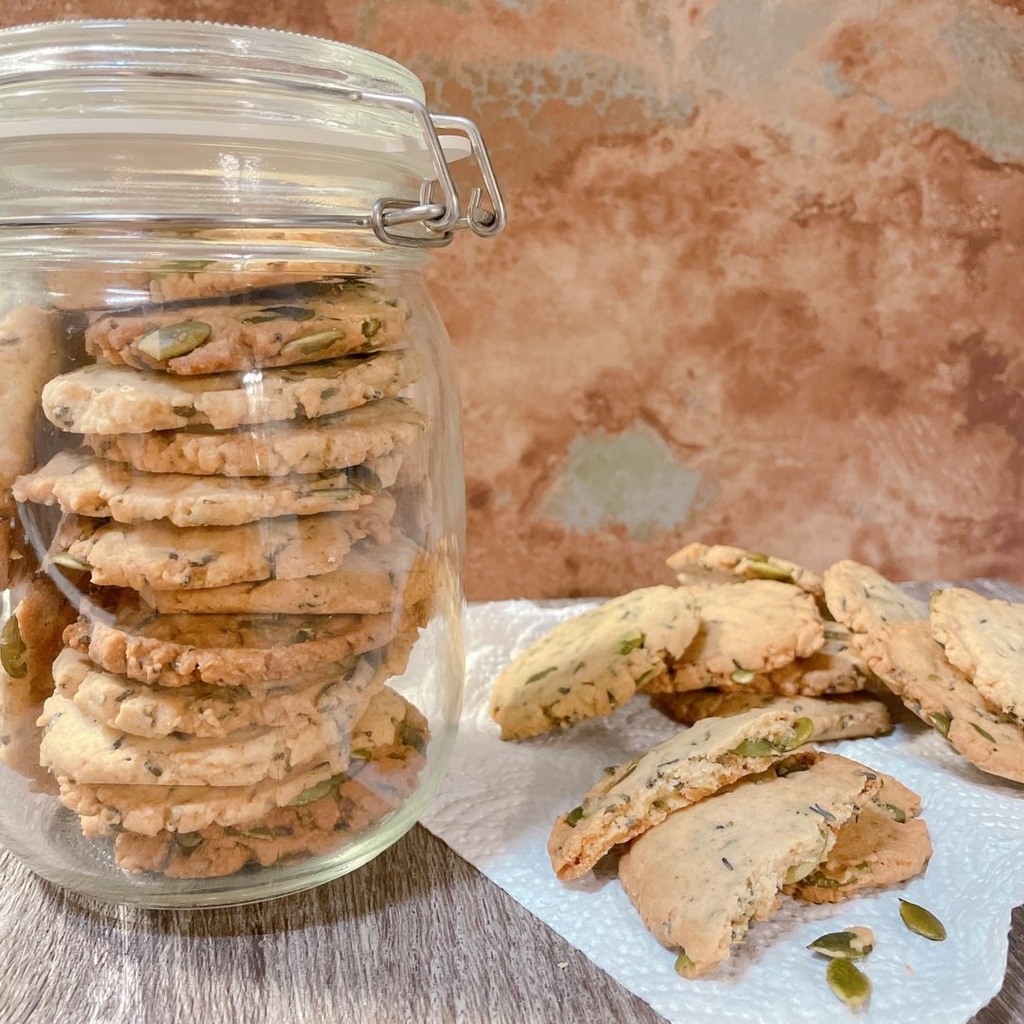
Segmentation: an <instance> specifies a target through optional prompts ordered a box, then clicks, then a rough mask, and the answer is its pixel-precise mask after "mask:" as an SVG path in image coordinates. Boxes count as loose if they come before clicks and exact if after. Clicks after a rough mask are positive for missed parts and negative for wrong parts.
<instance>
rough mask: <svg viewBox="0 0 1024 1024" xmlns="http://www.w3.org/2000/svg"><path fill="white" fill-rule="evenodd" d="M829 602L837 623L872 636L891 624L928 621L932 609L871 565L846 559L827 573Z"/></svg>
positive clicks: (827, 598)
mask: <svg viewBox="0 0 1024 1024" xmlns="http://www.w3.org/2000/svg"><path fill="white" fill-rule="evenodd" d="M824 586H825V603H826V604H827V606H828V610H829V611H830V612H831V613H832V616H833V618H835V620H836V622H840V623H842V624H843V625H844V626H847V627H848V628H849V629H851V630H853V632H854V633H871V632H873V631H874V630H876V629H880V628H881V627H882V626H885V625H887V624H888V623H890V622H913V621H915V620H917V619H926V618H927V617H928V609H927V608H926V607H925V606H924V605H923V604H921V602H920V601H917V600H915V599H914V598H912V597H911V596H910V595H909V594H905V593H904V592H903V591H902V590H900V588H899V587H898V586H896V584H895V583H893V582H891V581H890V580H887V579H886V578H885V577H884V576H883V575H882V574H881V573H879V572H876V571H875V570H874V569H872V568H871V567H870V566H867V565H861V563H860V562H854V561H852V560H851V559H844V560H843V561H841V562H836V563H835V564H834V565H830V566H829V567H828V568H827V569H826V570H825V575H824Z"/></svg>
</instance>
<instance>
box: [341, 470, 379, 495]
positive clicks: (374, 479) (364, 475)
mask: <svg viewBox="0 0 1024 1024" xmlns="http://www.w3.org/2000/svg"><path fill="white" fill-rule="evenodd" d="M345 472H346V474H347V475H348V479H349V480H350V481H351V482H352V483H353V484H355V486H356V487H358V488H359V490H361V491H363V492H364V493H365V494H380V492H381V491H383V490H384V483H383V481H382V480H381V478H380V477H379V476H377V474H376V473H375V472H374V471H373V470H372V469H370V467H369V466H364V465H359V466H350V467H349V468H348V469H347V470H345Z"/></svg>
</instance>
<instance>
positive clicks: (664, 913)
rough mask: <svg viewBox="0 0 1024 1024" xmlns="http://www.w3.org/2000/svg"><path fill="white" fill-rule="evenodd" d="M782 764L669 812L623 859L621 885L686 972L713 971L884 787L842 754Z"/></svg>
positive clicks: (794, 758) (691, 975)
mask: <svg viewBox="0 0 1024 1024" xmlns="http://www.w3.org/2000/svg"><path fill="white" fill-rule="evenodd" d="M782 766H784V767H782V768H780V767H778V766H777V767H776V768H772V769H769V770H768V771H766V772H763V773H761V774H759V775H754V776H750V777H748V778H746V779H743V780H741V781H739V782H736V783H734V784H733V785H732V786H730V787H728V788H727V789H724V790H721V791H720V792H718V793H715V794H714V795H712V796H709V797H706V798H705V799H704V800H700V801H698V802H697V803H695V804H693V805H692V806H690V807H686V808H684V809H683V810H680V811H676V812H675V813H673V814H670V815H669V816H668V817H667V818H666V819H665V820H664V821H663V822H662V823H661V824H660V825H657V826H656V827H655V828H652V829H649V830H648V831H647V832H645V833H644V834H643V835H641V836H639V837H638V838H636V839H634V840H633V842H632V844H631V845H630V847H629V849H628V850H627V851H626V852H625V853H624V854H623V856H622V858H621V859H620V861H619V880H620V881H621V882H622V887H623V888H624V889H625V891H626V893H627V895H628V896H629V898H630V900H631V901H632V902H633V905H634V906H635V907H636V909H637V910H638V912H639V913H640V916H641V918H642V919H643V921H644V923H645V924H646V925H647V927H648V928H649V929H650V930H651V932H653V934H654V936H655V938H657V939H658V941H659V942H661V943H662V945H664V946H666V947H668V948H669V949H671V950H676V951H678V952H679V958H678V959H677V962H676V970H677V971H678V972H679V973H680V974H682V975H683V976H684V977H688V978H694V977H698V976H700V975H703V974H706V973H707V972H708V971H710V970H711V969H712V968H714V967H715V966H716V965H717V964H718V963H720V962H721V961H723V960H725V959H726V958H727V957H728V956H729V955H730V953H731V951H732V949H733V947H734V946H735V945H736V944H737V943H739V942H741V941H742V939H743V937H744V935H745V934H746V932H747V930H748V928H749V926H750V924H751V923H752V922H754V921H760V920H763V919H765V918H767V917H768V916H770V915H771V914H772V913H773V912H774V911H775V910H776V908H777V907H778V906H779V904H780V902H781V893H782V888H783V886H785V885H787V884H790V883H792V882H794V881H796V880H798V879H799V877H800V876H802V875H806V874H807V873H808V872H809V871H811V870H813V868H814V867H815V866H816V865H817V864H819V863H820V862H821V861H822V860H824V859H825V858H826V857H827V856H828V854H829V852H830V851H831V849H832V847H833V846H834V844H835V841H836V834H837V832H838V831H839V829H840V828H841V827H842V826H843V824H845V822H847V821H849V820H850V819H852V818H854V817H856V815H857V814H859V813H860V811H861V809H862V808H863V807H864V805H865V804H866V803H867V802H868V801H869V800H870V798H871V797H872V796H873V795H874V793H875V792H877V790H878V788H879V785H880V780H879V777H878V775H877V773H875V772H873V771H871V770H870V769H869V768H866V767H865V766H864V765H861V764H858V763H857V762H855V761H850V760H847V759H846V758H843V757H838V756H836V755H834V754H821V753H817V752H811V751H808V752H807V753H804V754H801V753H798V754H796V755H793V756H792V758H787V759H786V761H784V762H782ZM794 768H797V769H799V768H804V769H806V770H791V769H794ZM783 770H784V771H785V774H779V773H780V772H781V771H783Z"/></svg>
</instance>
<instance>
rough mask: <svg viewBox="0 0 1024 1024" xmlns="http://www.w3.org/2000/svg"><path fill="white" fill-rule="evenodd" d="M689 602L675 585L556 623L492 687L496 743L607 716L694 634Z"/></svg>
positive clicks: (650, 589)
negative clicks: (497, 732)
mask: <svg viewBox="0 0 1024 1024" xmlns="http://www.w3.org/2000/svg"><path fill="white" fill-rule="evenodd" d="M697 623H698V620H697V613H696V610H695V608H694V604H693V599H692V597H691V595H690V594H688V593H687V592H686V591H684V590H681V589H679V588H677V587H667V586H657V587H647V588H643V589H641V590H635V591H632V592H631V593H628V594H624V595H622V596H621V597H615V598H612V599H611V600H609V601H606V602H605V603H604V604H602V605H600V606H599V607H597V608H592V609H590V610H588V611H585V612H583V613H582V614H580V615H577V616H576V617H575V618H572V619H569V620H568V621H566V622H562V623H560V624H559V625H557V626H555V628H554V629H552V630H551V631H550V632H549V633H548V634H547V635H546V636H544V637H542V638H541V639H540V640H538V641H537V642H536V643H534V644H532V645H531V646H530V647H529V648H527V650H525V651H523V652H522V653H521V654H520V655H518V656H517V657H516V658H515V659H514V660H513V661H512V662H511V664H509V665H508V666H507V667H506V668H505V670H504V671H503V672H502V673H501V675H500V676H499V677H498V679H497V680H496V681H495V683H494V689H493V691H492V694H491V717H492V718H494V720H495V721H496V722H497V723H498V724H499V725H500V726H501V735H502V739H522V738H524V737H526V736H535V735H537V734H538V733H542V732H546V731H548V730H549V729H555V728H558V727H566V726H570V725H573V724H575V723H576V722H578V721H580V720H582V719H584V718H593V717H595V716H598V715H607V714H609V713H610V712H611V711H613V710H614V709H615V708H616V707H618V706H619V705H620V704H623V703H624V702H625V701H627V700H629V698H630V697H632V696H633V694H634V693H635V692H636V689H637V687H639V686H646V685H649V684H650V682H651V680H653V679H655V678H657V677H658V676H660V675H661V674H663V673H664V672H665V671H666V661H667V660H671V659H674V658H678V657H680V656H681V655H682V653H683V651H685V650H686V648H687V647H688V646H689V644H690V642H691V640H692V639H693V637H694V634H695V633H696V631H697Z"/></svg>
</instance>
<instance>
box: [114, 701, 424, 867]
mask: <svg viewBox="0 0 1024 1024" xmlns="http://www.w3.org/2000/svg"><path fill="white" fill-rule="evenodd" d="M394 696H395V697H397V694H396V695H394ZM391 698H392V692H391V691H389V690H387V689H385V690H382V691H381V692H380V693H379V694H377V695H375V697H374V698H373V699H372V700H371V703H370V705H369V706H368V708H367V711H366V712H365V713H364V716H363V717H364V718H366V717H367V716H368V715H373V716H375V720H376V719H378V718H381V717H385V718H388V719H389V720H390V722H391V725H390V730H389V734H390V736H391V737H393V738H392V739H389V741H388V742H386V743H385V744H383V745H377V746H374V747H372V748H369V749H365V750H362V751H361V752H360V753H361V756H355V751H356V749H357V743H356V739H355V737H354V738H353V754H354V756H353V760H352V763H351V764H350V766H349V768H348V770H347V771H346V772H344V773H342V774H340V775H335V776H334V777H332V778H331V779H329V780H325V781H324V782H321V783H318V784H317V785H315V786H313V787H311V788H310V789H308V790H306V791H305V792H304V793H302V794H300V795H299V796H298V797H297V798H296V799H295V800H293V801H292V805H291V806H288V807H280V808H278V809H276V810H273V811H271V812H270V813H269V814H267V815H265V816H263V817H262V818H260V819H258V820H257V821H255V822H252V823H249V824H247V825H244V826H229V827H224V826H221V825H210V826H208V827H206V828H203V829H200V830H199V831H196V832H191V833H182V832H180V831H179V832H177V833H174V832H167V831H162V832H160V833H158V834H157V835H155V836H151V837H150V836H139V835H135V834H134V833H132V832H122V833H120V834H119V835H118V836H117V837H116V839H115V847H114V849H115V860H116V861H117V863H118V864H119V865H120V866H121V867H123V868H126V869H127V870H130V871H136V872H141V871H153V872H160V873H162V874H165V875H167V876H168V877H171V878H209V877H214V876H222V875H227V874H232V873H234V872H235V871H239V870H241V869H242V868H243V867H245V866H246V865H247V864H250V863H257V864H260V865H262V866H264V867H267V866H269V865H271V864H274V863H277V862H278V861H280V860H281V859H282V858H285V857H288V858H289V859H291V858H295V857H301V856H316V855H320V854H326V853H330V852H331V851H332V850H335V849H336V848H337V847H338V846H339V845H341V844H342V843H344V842H345V841H346V840H347V839H349V838H351V837H353V836H355V835H358V834H359V833H360V832H362V831H365V830H366V829H367V828H369V827H371V826H372V825H373V824H374V823H375V822H377V821H379V820H380V819H381V818H382V817H384V815H386V814H389V813H390V812H391V811H394V810H395V809H396V808H398V807H399V806H400V805H401V804H402V803H403V802H404V800H405V799H406V798H407V797H408V796H409V794H410V793H412V792H413V790H414V789H415V788H416V785H417V782H418V778H419V774H420V772H421V770H422V768H423V765H424V763H425V760H424V754H423V751H424V748H425V745H426V741H427V722H426V719H425V718H424V717H423V716H422V715H421V714H420V713H419V711H418V710H417V709H416V708H415V707H413V705H411V704H409V703H408V702H407V701H405V700H404V699H403V698H401V697H398V698H397V700H398V701H399V702H400V704H396V705H395V706H396V707H400V708H401V709H402V712H403V714H402V715H401V716H400V720H396V719H395V716H394V711H391V710H388V711H383V712H382V711H381V710H380V702H382V701H388V702H389V703H390V702H391ZM362 731H363V728H362V727H361V726H360V725H357V727H356V735H357V736H358V735H359V734H360V733H361V732H362Z"/></svg>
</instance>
